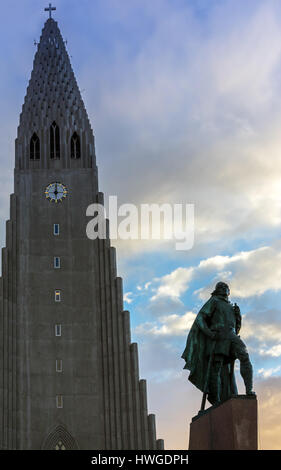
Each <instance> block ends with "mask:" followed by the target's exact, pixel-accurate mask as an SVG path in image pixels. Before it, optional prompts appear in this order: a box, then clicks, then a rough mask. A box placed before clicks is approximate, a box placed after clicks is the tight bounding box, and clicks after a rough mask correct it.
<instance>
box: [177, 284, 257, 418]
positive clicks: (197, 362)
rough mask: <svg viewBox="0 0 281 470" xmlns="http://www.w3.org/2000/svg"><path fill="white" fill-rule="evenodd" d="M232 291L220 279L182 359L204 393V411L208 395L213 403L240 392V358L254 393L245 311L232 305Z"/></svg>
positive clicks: (244, 375) (249, 387) (246, 385)
mask: <svg viewBox="0 0 281 470" xmlns="http://www.w3.org/2000/svg"><path fill="white" fill-rule="evenodd" d="M229 295H230V290H229V287H228V285H227V284H225V283H224V282H218V283H217V285H216V288H215V290H214V292H212V294H211V298H210V299H209V300H208V301H207V302H206V303H205V305H203V307H202V308H201V310H200V311H199V313H198V315H197V317H196V319H195V321H194V323H193V325H192V327H191V329H190V332H189V334H188V337H187V343H186V348H185V350H184V352H183V354H182V358H183V359H184V360H185V361H186V364H185V366H184V369H189V370H190V375H189V380H190V381H191V382H192V383H193V384H194V385H195V386H196V387H197V388H199V390H201V391H202V392H203V394H204V395H203V400H202V406H201V410H204V407H205V401H206V398H208V400H209V402H210V403H211V404H212V405H215V404H218V403H220V402H222V401H225V400H227V399H228V398H230V397H231V396H232V395H237V394H238V392H237V387H236V382H235V376H234V361H235V359H239V361H240V373H241V376H242V378H243V380H244V383H245V388H246V394H247V395H255V392H253V390H252V389H253V368H252V364H251V362H250V359H249V354H248V351H247V348H246V345H245V344H244V343H243V341H242V340H241V339H240V336H238V333H239V331H240V328H241V314H240V309H239V307H238V305H236V304H235V305H232V304H231V303H230V302H229V300H228V296H229Z"/></svg>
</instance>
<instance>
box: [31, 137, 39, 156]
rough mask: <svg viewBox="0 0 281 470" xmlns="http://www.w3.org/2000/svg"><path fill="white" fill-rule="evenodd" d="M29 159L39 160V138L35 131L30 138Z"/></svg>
mask: <svg viewBox="0 0 281 470" xmlns="http://www.w3.org/2000/svg"><path fill="white" fill-rule="evenodd" d="M30 160H40V140H39V137H38V135H37V134H36V132H34V134H33V136H32V137H31V139H30Z"/></svg>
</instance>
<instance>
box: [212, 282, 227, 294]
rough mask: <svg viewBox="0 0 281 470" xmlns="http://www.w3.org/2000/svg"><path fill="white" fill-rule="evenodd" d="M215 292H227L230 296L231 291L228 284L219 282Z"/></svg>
mask: <svg viewBox="0 0 281 470" xmlns="http://www.w3.org/2000/svg"><path fill="white" fill-rule="evenodd" d="M215 290H216V291H223V292H225V293H226V294H227V295H229V294H230V289H229V286H228V284H226V282H221V281H220V282H218V283H217V284H216V289H215Z"/></svg>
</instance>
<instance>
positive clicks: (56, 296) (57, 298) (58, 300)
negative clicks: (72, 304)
mask: <svg viewBox="0 0 281 470" xmlns="http://www.w3.org/2000/svg"><path fill="white" fill-rule="evenodd" d="M60 301H61V291H60V290H55V302H60Z"/></svg>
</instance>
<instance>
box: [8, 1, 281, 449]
mask: <svg viewBox="0 0 281 470" xmlns="http://www.w3.org/2000/svg"><path fill="white" fill-rule="evenodd" d="M47 4H48V2H43V1H41V0H36V1H35V0H20V1H19V0H10V2H5V3H3V5H1V10H2V18H5V21H3V22H2V25H1V29H0V39H1V44H2V47H1V49H0V56H1V57H0V64H1V74H0V83H1V86H0V93H1V112H0V120H1V126H0V144H1V145H0V220H1V224H0V242H1V246H4V244H5V221H6V220H7V219H8V218H9V197H10V194H11V193H12V192H13V168H14V139H15V137H16V130H17V126H18V122H19V114H20V112H21V106H22V104H23V99H24V95H25V92H26V87H27V84H28V80H29V78H30V74H31V69H32V63H33V57H34V54H35V50H36V49H35V46H34V40H36V41H38V40H39V38H40V34H41V29H42V27H43V24H44V22H45V20H46V17H47V14H46V13H45V12H44V7H46V6H47ZM55 6H56V7H57V11H56V12H55V14H54V18H55V19H56V20H57V21H58V24H59V27H60V30H61V32H62V35H63V37H64V38H65V39H66V40H67V49H68V52H69V55H70V59H71V63H72V66H73V69H74V73H75V75H76V78H77V81H78V84H79V87H80V90H81V93H82V97H83V100H84V103H85V106H86V109H87V112H88V115H89V118H90V121H91V124H92V128H93V130H94V134H95V139H96V152H97V163H98V168H99V184H100V190H101V191H103V192H104V193H105V199H107V198H108V196H110V195H117V197H118V203H119V204H122V203H132V204H135V205H136V206H137V207H139V205H140V204H143V203H157V204H160V203H172V204H177V203H180V204H187V203H189V204H194V207H195V236H194V245H193V247H192V249H190V250H187V251H177V250H176V249H175V244H174V242H173V241H165V240H160V241H157V240H147V241H142V240H130V241H125V240H116V241H113V242H112V244H113V245H114V246H116V247H117V260H118V274H119V275H120V276H122V277H123V282H124V305H125V308H126V309H128V310H130V312H131V326H132V338H133V340H134V341H136V342H137V343H138V346H139V360H140V373H141V378H145V379H147V382H148V405H149V411H150V412H153V413H155V414H156V423H157V435H158V437H160V438H163V439H164V440H165V447H166V449H184V448H187V446H188V432H189V423H190V421H191V418H192V416H194V415H196V414H197V412H198V409H199V407H200V402H201V393H200V392H199V391H198V390H197V389H195V388H194V387H193V386H192V385H191V384H190V383H189V382H188V372H187V371H185V370H183V365H184V363H183V360H182V359H181V354H182V351H183V349H184V347H185V342H186V337H187V334H188V331H189V329H190V327H191V325H192V322H193V321H194V318H195V316H196V314H197V313H198V311H199V309H200V307H201V306H202V305H203V303H204V302H205V301H206V300H207V299H208V296H209V294H210V292H212V290H213V288H214V286H215V284H216V282H217V281H218V280H224V281H226V282H228V283H229V285H230V288H231V301H232V302H237V303H238V305H239V306H240V308H241V312H242V314H243V320H242V330H241V338H242V339H243V340H244V341H245V342H246V344H247V346H248V350H249V353H250V357H251V361H252V363H253V367H254V389H255V391H256V392H257V395H258V404H259V447H260V448H261V449H280V448H281V362H280V356H281V239H280V226H281V3H280V2H279V1H278V0H276V1H275V0H267V1H266V2H264V1H259V0H247V2H245V1H244V0H153V2H151V0H95V1H93V0H80V1H79V2H76V1H74V0H67V1H66V0H57V1H56V3H55ZM237 367H238V366H237ZM236 376H237V379H238V385H239V392H240V393H244V387H243V383H242V381H241V379H240V378H239V369H238V368H237V370H236Z"/></svg>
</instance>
